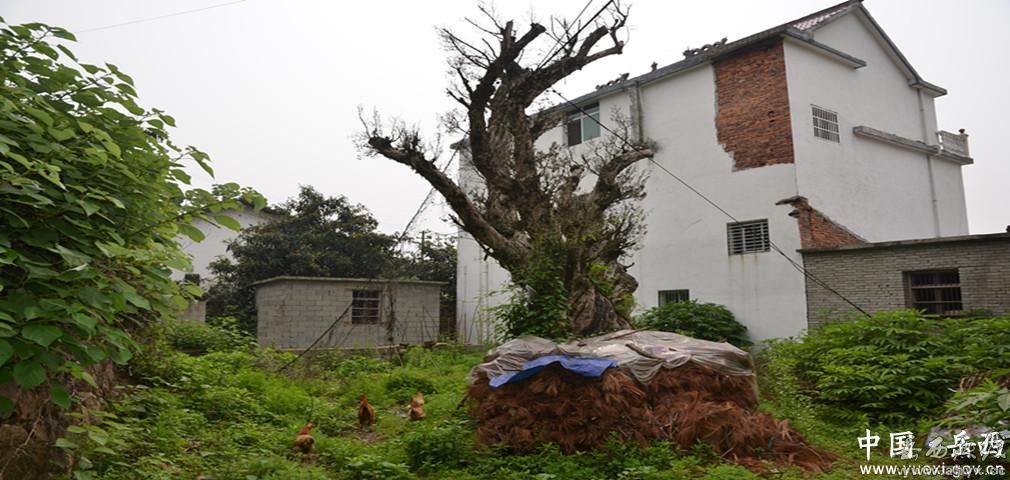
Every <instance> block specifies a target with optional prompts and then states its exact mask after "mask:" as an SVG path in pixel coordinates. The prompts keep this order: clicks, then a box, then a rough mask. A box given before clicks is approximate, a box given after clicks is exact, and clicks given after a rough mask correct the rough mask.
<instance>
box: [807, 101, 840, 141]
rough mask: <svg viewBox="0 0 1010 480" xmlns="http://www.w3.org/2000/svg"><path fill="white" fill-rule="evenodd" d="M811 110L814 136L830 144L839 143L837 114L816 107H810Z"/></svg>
mask: <svg viewBox="0 0 1010 480" xmlns="http://www.w3.org/2000/svg"><path fill="white" fill-rule="evenodd" d="M811 108H812V110H813V114H814V136H815V137H818V138H823V139H825V140H831V141H832V142H837V141H839V136H838V114H837V113H835V112H832V111H831V110H825V109H823V108H821V107H818V106H816V105H811Z"/></svg>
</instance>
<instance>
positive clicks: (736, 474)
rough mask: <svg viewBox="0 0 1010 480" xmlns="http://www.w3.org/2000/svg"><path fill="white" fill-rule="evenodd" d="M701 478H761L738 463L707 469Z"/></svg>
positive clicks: (739, 479) (742, 479)
mask: <svg viewBox="0 0 1010 480" xmlns="http://www.w3.org/2000/svg"><path fill="white" fill-rule="evenodd" d="M701 480H761V477H759V476H757V475H755V474H753V473H751V472H750V471H749V470H747V469H746V468H743V467H741V466H739V465H719V466H717V467H714V468H711V469H709V470H708V472H706V473H705V476H704V477H701Z"/></svg>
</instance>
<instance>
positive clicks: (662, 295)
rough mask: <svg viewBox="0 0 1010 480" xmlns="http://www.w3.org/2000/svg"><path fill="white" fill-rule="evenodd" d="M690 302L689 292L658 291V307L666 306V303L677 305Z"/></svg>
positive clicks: (685, 290)
mask: <svg viewBox="0 0 1010 480" xmlns="http://www.w3.org/2000/svg"><path fill="white" fill-rule="evenodd" d="M689 301H691V291H690V290H687V289H684V290H660V291H659V306H661V307H662V306H663V305H666V304H667V303H677V302H689Z"/></svg>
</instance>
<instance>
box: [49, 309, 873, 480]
mask: <svg viewBox="0 0 1010 480" xmlns="http://www.w3.org/2000/svg"><path fill="white" fill-rule="evenodd" d="M187 328H190V330H187V331H186V335H185V342H183V343H184V344H185V345H186V346H187V349H188V351H205V352H207V353H203V354H200V355H191V354H187V353H183V352H181V351H179V350H178V349H176V348H175V347H173V345H172V341H173V339H176V340H177V339H178V337H179V336H178V335H176V334H174V333H173V332H169V333H168V334H167V335H164V336H162V337H156V338H158V340H153V341H151V342H149V343H148V344H147V345H145V347H144V349H143V351H142V352H141V354H140V355H138V357H137V359H136V361H135V362H134V363H133V364H132V367H131V369H132V370H131V372H130V373H131V376H132V378H133V380H134V382H135V383H134V384H132V385H129V386H124V387H123V388H122V395H121V396H120V398H119V400H117V401H116V402H114V403H113V404H112V405H111V406H110V408H108V409H107V413H106V414H105V416H104V417H103V418H104V419H103V420H102V421H100V422H94V423H92V424H90V425H86V426H85V427H84V428H81V429H76V431H75V432H72V434H71V436H70V437H68V439H67V440H66V442H67V443H65V444H64V447H65V448H67V449H68V450H70V451H71V452H72V453H74V454H75V455H77V456H78V457H79V458H81V461H80V462H79V465H80V468H79V470H78V472H77V478H81V479H87V478H94V479H109V480H114V479H115V480H118V479H135V478H149V479H179V478H183V479H198V478H199V479H203V480H217V479H241V480H255V479H295V480H298V479H335V480H370V479H436V478H453V479H454V480H466V479H483V478H495V479H527V478H532V479H542V480H547V479H579V480H593V479H623V480H635V479H637V480H663V479H680V478H693V479H707V480H718V479H744V480H746V479H748V478H757V477H756V476H754V475H753V474H751V473H750V472H748V471H746V470H744V469H742V468H741V467H738V466H735V465H730V464H726V463H724V462H722V461H721V459H719V458H718V457H717V456H716V455H715V454H714V453H713V452H712V451H711V450H710V449H706V448H705V447H704V446H699V447H698V448H695V449H693V450H690V451H682V450H679V449H677V448H674V447H672V446H671V445H669V444H663V443H658V444H656V445H654V446H652V447H650V448H646V449H640V448H638V447H637V446H632V445H625V444H621V443H620V442H616V441H615V442H612V443H611V444H610V445H608V447H607V448H606V449H604V450H603V451H600V452H593V453H583V454H578V455H562V454H561V453H560V452H559V451H558V450H557V449H556V448H553V447H552V446H545V447H544V448H542V449H541V450H539V451H538V452H535V453H533V454H527V455H513V454H508V453H507V452H504V451H500V450H495V449H475V447H474V445H473V440H472V437H473V427H472V425H471V423H470V420H469V418H468V416H467V414H466V412H465V409H458V408H457V406H458V405H459V402H460V400H461V399H462V395H463V392H464V389H465V387H466V385H467V374H468V372H469V370H470V368H471V367H472V366H474V365H476V364H477V363H479V362H480V361H481V355H480V354H475V353H471V352H468V351H466V350H464V349H462V348H458V347H453V346H450V347H449V348H446V349H442V350H437V351H429V350H424V349H421V348H413V349H410V350H408V351H407V352H406V353H405V354H404V355H402V357H401V358H397V359H392V360H380V359H377V358H374V357H369V356H354V357H340V356H336V355H325V354H324V355H314V356H312V357H311V358H310V359H308V360H307V361H306V360H300V361H299V362H297V363H295V364H294V365H293V366H292V367H291V368H290V369H287V370H285V371H283V372H278V371H277V370H278V369H279V368H280V367H281V366H282V365H284V364H286V363H287V362H288V361H289V360H291V359H292V358H293V356H292V355H291V354H287V353H278V352H274V351H270V350H263V349H256V348H254V347H251V346H248V344H243V343H242V342H232V341H228V342H219V341H208V342H206V343H207V344H209V345H211V346H210V347H209V348H193V346H194V344H197V346H199V345H202V343H201V340H200V336H201V335H207V336H210V337H212V336H214V335H216V334H215V333H214V332H213V331H207V332H196V333H195V334H194V332H193V331H192V328H191V327H187ZM207 328H209V327H207ZM194 336H195V337H196V339H195V340H194ZM772 373H774V372H772ZM762 388H765V389H767V390H768V392H769V393H771V394H772V395H769V396H768V398H769V399H770V401H766V402H765V403H764V404H762V408H763V409H765V410H767V411H769V412H772V413H774V414H775V415H777V416H779V417H780V418H790V419H791V420H792V422H793V425H794V426H795V427H796V428H798V429H799V430H800V431H801V432H802V433H804V434H805V435H806V436H807V437H808V438H809V439H810V440H812V441H813V442H814V443H815V444H817V445H819V446H822V447H824V448H827V449H829V450H831V451H834V452H836V453H839V454H841V455H843V456H851V455H853V454H858V450H857V449H856V448H855V437H856V435H857V434H858V432H859V428H857V427H854V426H844V425H837V424H830V423H827V422H825V421H823V420H820V419H819V417H818V415H817V412H816V410H815V408H814V407H813V406H812V405H810V404H809V403H806V402H805V401H804V400H803V399H802V398H803V397H802V396H795V395H790V392H789V391H788V390H787V389H785V387H783V386H781V385H778V384H775V383H772V382H764V383H763V385H762ZM416 391H422V392H423V393H424V394H425V400H426V403H425V407H424V408H425V411H426V413H427V418H426V419H425V420H423V421H420V422H410V421H408V420H407V418H406V414H407V405H408V402H409V400H410V396H411V395H413V393H414V392H416ZM359 394H364V395H367V396H368V398H369V400H370V402H371V403H372V405H373V406H374V407H375V409H376V412H377V416H378V421H377V423H376V425H375V426H374V428H373V429H372V430H371V431H367V432H366V431H361V430H360V429H359V428H358V426H357V398H358V395H359ZM308 421H311V422H313V423H314V424H315V425H316V429H315V430H314V431H313V436H314V437H315V439H316V444H315V454H314V455H313V456H312V457H311V458H308V459H305V458H301V457H299V456H298V455H296V454H294V453H293V452H292V451H291V442H292V440H293V438H294V435H295V433H296V432H297V431H298V430H299V429H300V428H301V427H302V426H303V425H304V424H305V423H306V422H308ZM856 475H858V473H857V470H856V467H855V466H854V465H851V466H850V465H846V466H842V467H840V468H838V469H836V470H835V471H834V472H830V473H828V474H824V475H820V476H817V477H812V476H807V475H805V474H804V472H800V471H784V472H782V471H776V472H773V475H772V476H773V477H774V478H787V479H792V478H825V479H841V478H855V476H856Z"/></svg>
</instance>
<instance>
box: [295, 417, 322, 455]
mask: <svg viewBox="0 0 1010 480" xmlns="http://www.w3.org/2000/svg"><path fill="white" fill-rule="evenodd" d="M314 426H315V425H313V424H312V423H306V424H305V426H304V427H302V429H301V430H299V431H298V435H295V444H294V447H293V448H294V449H295V451H298V452H301V453H303V454H305V455H308V454H310V453H312V444H314V443H316V439H314V438H312V427H314Z"/></svg>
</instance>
